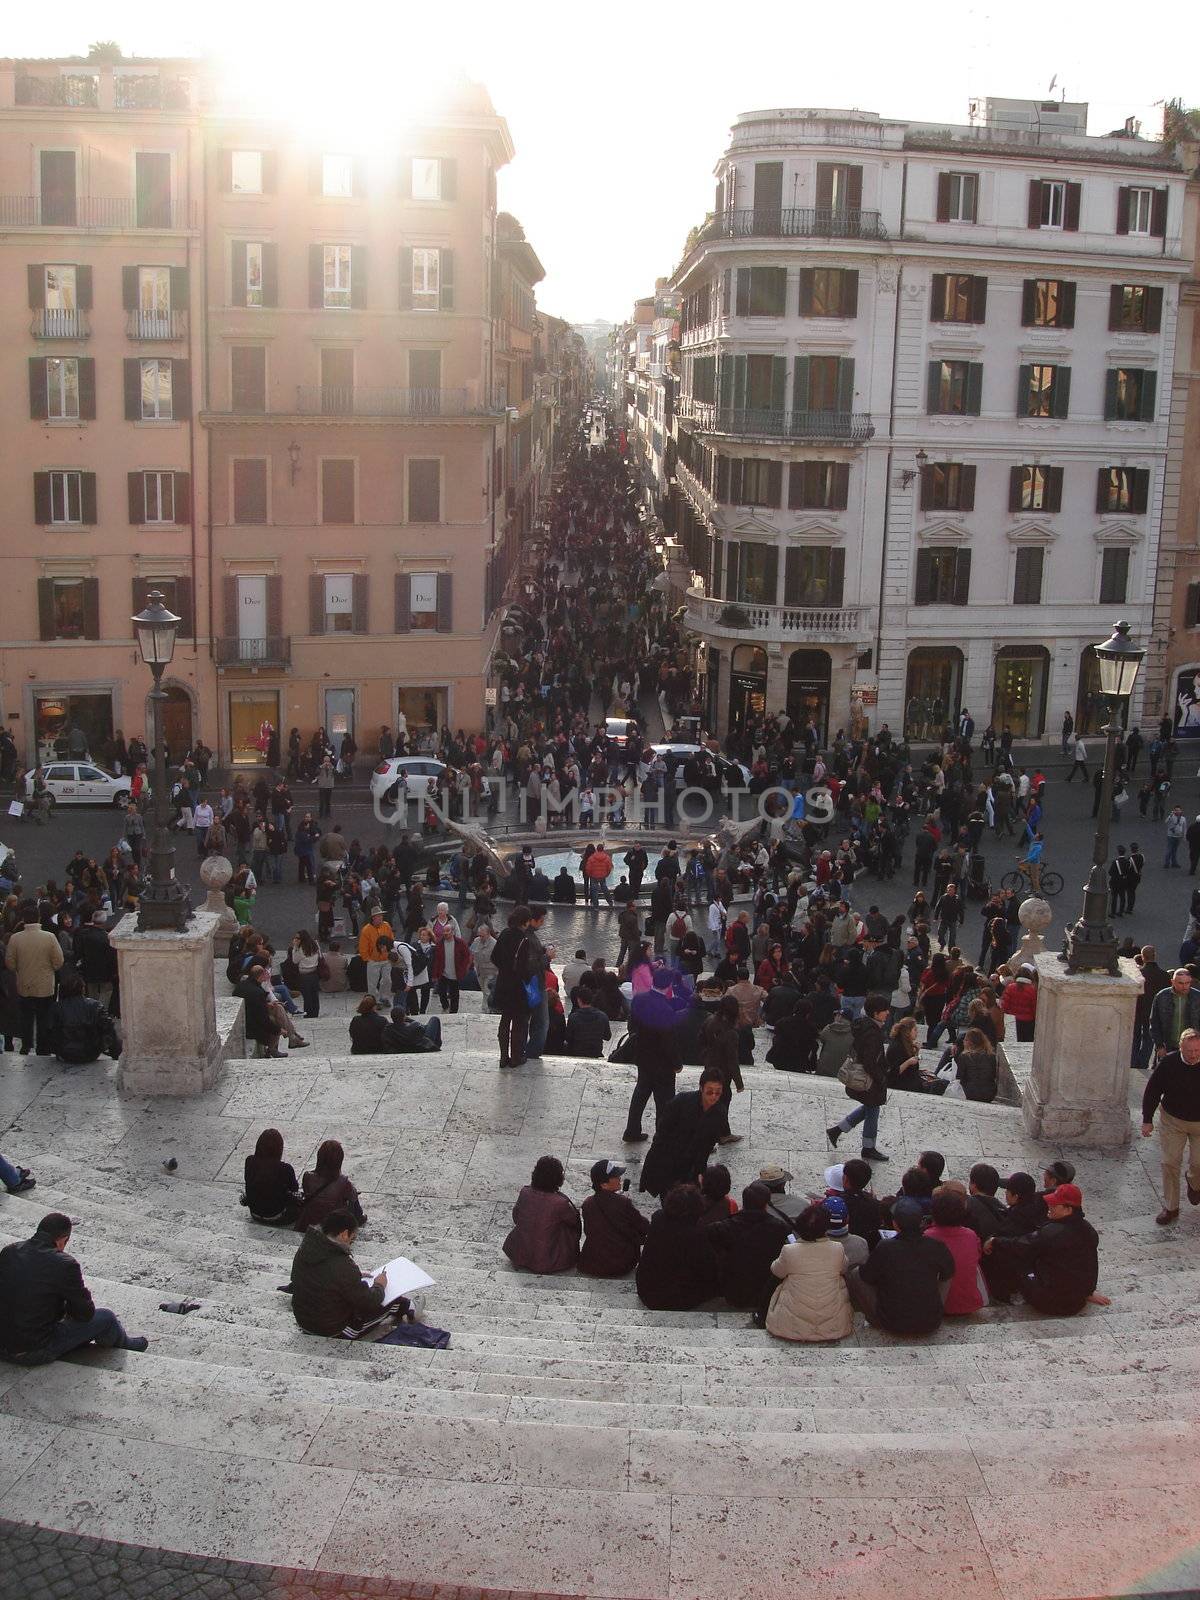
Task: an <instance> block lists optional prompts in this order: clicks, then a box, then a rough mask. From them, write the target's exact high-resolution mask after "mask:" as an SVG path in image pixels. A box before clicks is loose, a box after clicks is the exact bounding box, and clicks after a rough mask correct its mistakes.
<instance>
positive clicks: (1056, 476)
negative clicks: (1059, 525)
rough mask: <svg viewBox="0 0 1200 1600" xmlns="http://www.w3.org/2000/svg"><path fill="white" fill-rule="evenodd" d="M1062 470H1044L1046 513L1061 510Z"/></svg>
mask: <svg viewBox="0 0 1200 1600" xmlns="http://www.w3.org/2000/svg"><path fill="white" fill-rule="evenodd" d="M1062 491H1063V469H1062V468H1061V467H1047V468H1046V507H1045V509H1046V510H1047V511H1061V510H1062Z"/></svg>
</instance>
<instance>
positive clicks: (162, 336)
mask: <svg viewBox="0 0 1200 1600" xmlns="http://www.w3.org/2000/svg"><path fill="white" fill-rule="evenodd" d="M187 328H188V324H187V312H186V311H130V312H129V313H128V314H127V315H126V318H125V332H126V333H127V334H128V335H129V337H130V338H131V339H137V340H139V341H151V340H152V341H158V342H159V343H162V342H163V341H167V342H171V341H178V340H180V339H186V338H187Z"/></svg>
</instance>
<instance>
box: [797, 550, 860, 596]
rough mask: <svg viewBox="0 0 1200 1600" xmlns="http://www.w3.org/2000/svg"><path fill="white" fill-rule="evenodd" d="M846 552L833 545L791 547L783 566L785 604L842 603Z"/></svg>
mask: <svg viewBox="0 0 1200 1600" xmlns="http://www.w3.org/2000/svg"><path fill="white" fill-rule="evenodd" d="M845 572H846V552H845V551H844V550H838V549H834V548H832V547H829V546H825V547H821V548H815V549H803V548H801V549H791V550H789V551H788V552H787V555H786V557H785V560H784V566H783V603H784V605H785V606H815V607H829V606H840V605H841V603H842V590H843V587H844V582H845Z"/></svg>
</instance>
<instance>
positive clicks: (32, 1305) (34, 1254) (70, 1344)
mask: <svg viewBox="0 0 1200 1600" xmlns="http://www.w3.org/2000/svg"><path fill="white" fill-rule="evenodd" d="M70 1237H71V1219H70V1217H65V1216H63V1214H62V1213H61V1212H60V1211H51V1212H50V1214H49V1215H48V1216H45V1217H43V1218H42V1220H41V1221H40V1222H39V1223H38V1225H37V1232H36V1233H35V1234H34V1236H33V1238H32V1239H26V1240H24V1241H23V1242H22V1243H20V1244H10V1245H5V1247H4V1249H3V1250H0V1356H3V1357H4V1359H5V1360H7V1361H16V1362H18V1363H19V1364H20V1365H21V1366H23V1367H40V1366H43V1365H45V1364H46V1363H47V1362H49V1361H57V1359H58V1358H59V1356H65V1355H66V1354H67V1352H68V1351H70V1350H78V1349H80V1347H81V1346H83V1345H85V1344H98V1345H100V1346H101V1347H102V1348H103V1349H106V1350H139V1351H140V1350H145V1349H146V1348H147V1347H148V1345H149V1343H150V1341H149V1340H148V1339H145V1338H141V1337H138V1338H131V1337H130V1336H129V1334H127V1333H126V1332H125V1329H124V1328H123V1327H122V1326H121V1323H120V1322H119V1320H118V1319H117V1317H116V1316H115V1315H114V1313H113V1312H111V1311H105V1310H100V1311H97V1309H96V1303H95V1301H94V1300H93V1299H92V1297H91V1295H90V1294H89V1293H88V1291H87V1286H86V1285H85V1283H84V1281H83V1273H82V1272H81V1271H80V1269H79V1263H78V1261H76V1260H75V1258H74V1257H73V1256H69V1255H67V1253H66V1250H67V1244H68V1241H69V1240H70Z"/></svg>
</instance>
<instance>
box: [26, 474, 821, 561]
mask: <svg viewBox="0 0 1200 1600" xmlns="http://www.w3.org/2000/svg"><path fill="white" fill-rule="evenodd" d="M35 476H36V474H35ZM803 509H804V463H803V461H793V462H792V463H791V465H790V466H789V467H788V510H789V511H803ZM794 554H796V552H795V551H792V550H789V551H788V559H789V561H790V560H791V558H792V556H793V555H794Z"/></svg>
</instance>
